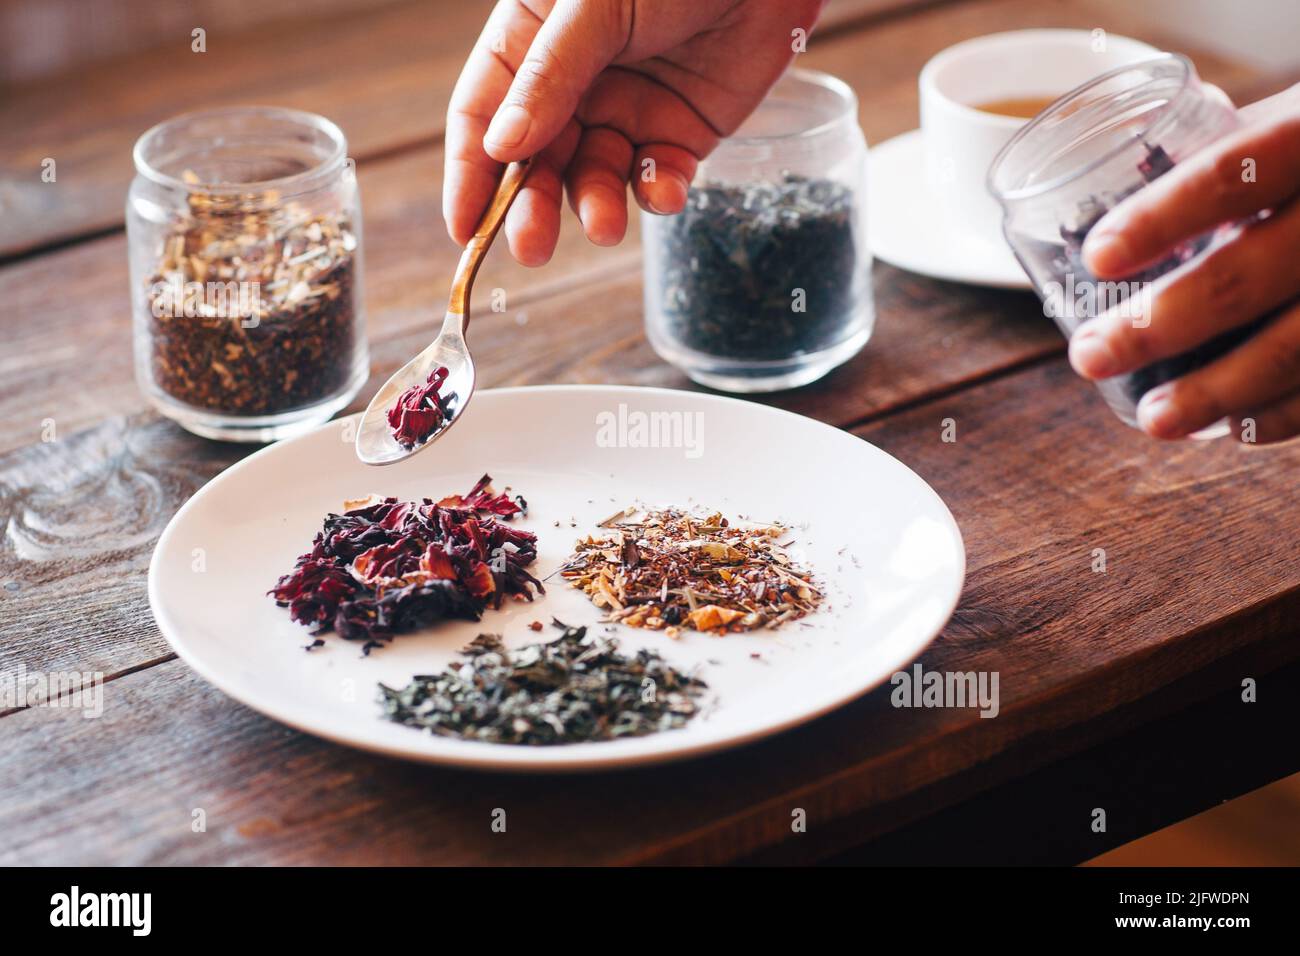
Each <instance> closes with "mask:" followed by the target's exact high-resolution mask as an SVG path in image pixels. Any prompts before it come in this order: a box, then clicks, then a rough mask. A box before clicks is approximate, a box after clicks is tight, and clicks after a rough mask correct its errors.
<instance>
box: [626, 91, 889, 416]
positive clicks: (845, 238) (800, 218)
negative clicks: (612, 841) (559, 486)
mask: <svg viewBox="0 0 1300 956" xmlns="http://www.w3.org/2000/svg"><path fill="white" fill-rule="evenodd" d="M866 160H867V144H866V140H865V139H864V138H863V135H862V130H861V129H860V128H859V126H858V109H857V98H856V97H855V96H854V95H853V91H852V90H850V89H849V88H848V86H846V85H845V84H844V83H842V82H841V81H840V80H837V79H835V78H834V77H832V76H828V75H826V74H824V73H816V72H812V71H809V70H791V71H789V72H787V73H786V74H785V76H783V77H782V78H781V79H780V80H779V81H778V82H777V84H776V85H775V86H774V87H773V89H772V91H771V92H770V93H769V94H768V96H767V98H766V99H764V100H763V102H762V103H761V104H760V105H759V107H758V109H757V110H756V111H755V112H754V114H753V115H752V116H750V117H749V119H747V120H746V121H745V123H744V124H743V125H742V126H741V127H740V129H739V130H737V132H736V134H735V135H734V136H731V137H729V138H727V139H725V140H723V141H722V143H721V144H719V146H718V148H717V149H716V150H714V152H713V153H712V154H710V155H709V157H708V158H707V159H705V160H704V161H703V162H702V163H701V164H700V168H699V171H698V173H697V175H696V177H695V185H693V186H692V187H691V189H690V191H689V193H688V196H687V201H686V208H685V210H684V211H683V212H681V213H680V214H678V215H676V216H655V215H643V216H642V217H641V224H642V238H643V245H644V249H645V322H646V336H647V338H648V339H649V340H650V344H651V345H652V346H653V347H654V349H655V351H656V352H658V353H659V355H660V356H661V357H662V358H663V359H665V360H666V361H668V362H670V363H672V364H673V365H675V366H677V367H678V368H680V369H681V370H682V371H684V372H685V373H686V374H687V375H689V376H690V377H691V378H692V379H694V380H695V381H696V382H699V383H700V384H702V385H707V386H710V387H712V388H718V389H722V390H724V391H729V392H765V391H774V390H777V389H783V388H793V387H795V386H799V385H804V384H807V383H808V382H812V381H815V380H816V379H818V378H821V377H822V376H823V375H825V374H826V373H827V372H829V371H830V370H831V369H833V368H835V367H836V366H837V365H840V364H842V363H843V362H846V361H848V359H850V358H852V357H853V355H855V354H856V353H857V352H858V351H859V350H860V349H861V348H862V347H863V345H865V344H866V342H867V339H868V338H870V336H871V329H872V325H873V323H874V320H875V311H874V308H873V305H872V297H871V253H870V251H869V249H868V246H867V237H866V209H865V205H864V204H865V202H866V175H867V166H866Z"/></svg>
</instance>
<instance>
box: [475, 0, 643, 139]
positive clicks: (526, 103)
mask: <svg viewBox="0 0 1300 956" xmlns="http://www.w3.org/2000/svg"><path fill="white" fill-rule="evenodd" d="M629 10H630V7H629V5H626V4H618V3H601V4H586V5H580V4H579V3H578V2H576V0H560V2H559V3H557V4H556V5H555V7H554V9H552V10H551V12H550V13H549V14H548V15H547V17H546V20H545V22H543V23H542V24H541V27H540V29H539V30H538V31H537V35H536V36H535V37H534V38H533V42H532V43H531V44H530V45H529V47H528V53H527V55H526V56H525V57H524V59H523V62H522V63H520V64H519V68H518V69H517V70H516V71H515V75H514V79H513V80H512V81H511V83H510V89H509V91H508V92H507V93H506V95H505V98H504V100H503V101H502V103H501V105H500V107H499V108H498V109H497V110H496V112H495V115H494V116H493V117H492V122H491V123H490V124H489V126H488V129H487V132H486V133H485V134H484V137H483V148H484V150H485V151H486V152H487V153H488V155H490V156H491V157H492V158H493V159H495V160H497V161H498V162H509V161H511V160H515V159H523V158H524V157H526V156H531V155H532V154H534V153H536V152H537V151H538V150H540V149H542V148H543V147H545V146H546V145H547V144H548V143H550V142H551V140H553V139H554V138H555V137H556V136H557V135H558V134H559V132H560V130H562V129H564V127H565V124H566V123H568V122H569V120H570V119H572V117H573V114H574V111H575V110H576V109H577V108H578V102H579V101H580V100H581V99H582V97H583V94H585V93H586V91H587V87H589V86H590V85H591V81H592V80H594V79H595V78H596V76H597V74H599V73H600V72H601V70H603V69H604V68H605V67H606V66H608V65H609V63H610V62H611V61H612V60H613V59H614V57H615V56H616V55H617V54H618V52H619V50H621V49H622V47H623V45H624V43H625V42H626V40H627V36H628V33H629V32H630V30H631V22H630V16H631V14H630V12H628V11H629Z"/></svg>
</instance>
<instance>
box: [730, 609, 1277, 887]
mask: <svg viewBox="0 0 1300 956" xmlns="http://www.w3.org/2000/svg"><path fill="white" fill-rule="evenodd" d="M1298 636H1300V635H1297V634H1291V635H1289V636H1288V637H1286V638H1284V641H1286V642H1288V643H1290V642H1294V641H1295V640H1296V638H1297V637H1298ZM1281 643H1282V642H1279V645H1280V644H1281ZM1217 666H1218V667H1220V668H1221V669H1227V668H1232V669H1233V670H1234V672H1235V673H1247V674H1251V675H1254V676H1255V677H1256V678H1257V680H1258V681H1259V686H1260V688H1261V690H1262V691H1263V692H1262V693H1261V695H1260V696H1259V698H1258V699H1257V700H1256V702H1255V703H1252V704H1249V705H1246V704H1243V702H1242V699H1241V689H1240V688H1239V687H1229V688H1227V689H1226V690H1220V691H1218V692H1217V693H1213V694H1211V695H1210V696H1209V697H1208V698H1207V699H1206V700H1204V701H1203V702H1201V703H1198V704H1196V705H1194V706H1192V707H1190V708H1186V709H1181V710H1178V711H1176V712H1175V713H1172V714H1171V715H1169V716H1167V717H1163V718H1160V719H1158V720H1153V721H1149V722H1146V723H1138V722H1130V723H1129V724H1128V726H1129V727H1136V728H1137V729H1135V730H1132V731H1131V732H1128V733H1124V734H1122V735H1121V736H1120V737H1118V738H1117V739H1115V740H1112V741H1107V742H1106V743H1104V744H1101V745H1099V746H1095V747H1091V748H1089V749H1088V750H1085V751H1083V752H1082V753H1079V754H1075V755H1073V756H1071V757H1069V758H1067V759H1065V760H1062V761H1059V762H1057V763H1054V764H1052V765H1050V766H1048V767H1044V768H1043V769H1041V770H1037V771H1034V772H1033V773H1031V774H1027V775H1025V776H1019V777H1016V778H1015V779H1013V780H1011V781H1009V782H1007V783H1004V784H1001V785H999V786H997V787H994V788H992V789H990V790H986V791H984V792H981V793H980V794H979V795H978V796H976V797H973V798H970V799H967V800H965V801H963V802H961V803H958V804H955V805H953V806H950V807H949V808H947V809H945V810H943V811H941V812H939V813H937V814H934V815H933V816H930V817H926V818H924V819H921V820H918V821H917V822H916V823H913V824H910V825H908V826H905V827H902V828H900V829H898V830H895V831H893V832H891V833H889V834H888V835H886V836H884V837H881V838H879V839H876V840H873V841H871V842H870V843H868V844H866V845H864V846H860V847H855V848H853V849H852V850H849V851H847V852H842V853H839V854H836V855H834V856H833V857H832V858H831V859H830V860H829V861H828V862H830V863H833V864H851V865H855V866H862V865H868V866H900V865H901V866H972V865H978V866H1073V865H1075V864H1078V863H1082V862H1084V861H1092V865H1097V864H1104V865H1127V866H1144V865H1150V863H1151V861H1153V860H1159V861H1160V862H1161V864H1162V865H1174V866H1187V865H1200V866H1223V865H1228V864H1229V863H1230V865H1237V866H1249V865H1253V866H1261V865H1263V866H1286V865H1288V864H1289V863H1292V862H1294V861H1295V860H1296V859H1300V828H1297V827H1296V823H1298V822H1300V775H1297V776H1291V777H1288V779H1287V780H1285V781H1282V782H1281V783H1279V784H1278V785H1277V787H1278V796H1279V797H1280V798H1281V799H1279V798H1278V797H1275V798H1274V799H1273V800H1271V801H1270V800H1259V799H1258V797H1260V796H1262V795H1263V794H1266V793H1268V792H1269V791H1270V790H1272V789H1273V788H1270V787H1267V786H1266V785H1267V784H1270V783H1272V782H1273V781H1277V780H1279V778H1282V777H1286V776H1287V775H1288V774H1293V773H1295V772H1296V771H1297V770H1300V738H1297V737H1296V736H1294V735H1279V734H1278V733H1277V732H1276V731H1277V728H1279V727H1294V726H1296V725H1297V724H1300V664H1290V665H1289V666H1286V667H1283V668H1281V669H1279V670H1276V671H1272V672H1269V671H1265V670H1261V669H1260V667H1259V661H1258V659H1255V658H1241V659H1238V658H1236V657H1234V658H1228V659H1225V660H1224V661H1221V662H1220V663H1219V664H1218V665H1217ZM1130 719H1131V718H1130ZM999 759H1008V758H999ZM971 772H972V773H974V774H980V773H983V772H986V770H985V768H983V767H977V768H975V769H974V770H973V771H971ZM1287 784H1289V785H1290V786H1289V787H1288V786H1287ZM1257 787H1265V789H1264V790H1262V791H1259V790H1256V788H1257ZM1252 790H1254V791H1256V792H1255V794H1252V795H1251V797H1249V798H1246V799H1245V800H1238V799H1237V798H1239V797H1241V796H1242V794H1246V793H1248V792H1250V791H1252ZM1287 798H1289V799H1287ZM913 799H915V798H913ZM1226 801H1232V802H1231V803H1228V804H1227V805H1226V806H1224V804H1225V802H1226ZM910 802H912V801H909V803H910ZM1097 807H1100V808H1102V809H1104V810H1105V811H1106V830H1105V831H1104V832H1097V831H1095V830H1093V829H1092V827H1091V826H1080V825H1077V823H1078V821H1090V820H1091V816H1092V811H1093V809H1094V808H1097ZM1218 807H1222V810H1223V811H1226V812H1225V813H1224V814H1223V815H1224V816H1226V817H1228V819H1229V825H1227V826H1224V825H1222V824H1220V825H1216V824H1215V823H1213V822H1211V821H1210V820H1208V819H1206V820H1204V821H1202V818H1208V817H1214V816H1217V815H1218V813H1217V812H1216V810H1214V809H1211V808H1218ZM1205 810H1209V811H1210V812H1209V813H1208V814H1205V813H1201V811H1205ZM1261 811H1263V812H1261ZM1197 813H1201V817H1200V818H1197V820H1196V823H1195V825H1193V826H1188V825H1187V824H1183V825H1179V826H1174V827H1172V831H1173V833H1175V834H1178V837H1177V838H1176V842H1177V843H1179V844H1182V845H1181V846H1173V847H1165V848H1163V850H1156V851H1155V852H1152V848H1150V847H1144V846H1143V844H1144V843H1146V841H1144V840H1138V843H1137V844H1136V845H1133V844H1131V843H1130V842H1129V841H1131V840H1135V839H1137V838H1139V837H1142V836H1144V835H1145V834H1148V833H1152V834H1153V837H1154V836H1155V834H1154V833H1153V831H1156V830H1159V829H1160V828H1162V827H1167V826H1169V825H1170V824H1175V823H1177V822H1178V821H1179V820H1184V819H1185V818H1187V817H1189V816H1191V815H1193V814H1197ZM1070 821H1074V822H1075V825H1069V822H1070ZM1188 823H1192V821H1188ZM1243 824H1244V825H1243ZM1225 831H1226V832H1225ZM1225 838H1226V839H1225ZM1170 842H1174V841H1170ZM1115 847H1120V848H1121V849H1119V850H1118V851H1117V852H1116V853H1115V854H1114V856H1116V857H1118V858H1119V860H1118V861H1117V862H1114V863H1106V861H1107V857H1106V856H1102V857H1101V859H1100V860H1097V859H1094V858H1095V857H1097V856H1098V855H1099V854H1104V853H1105V852H1106V851H1108V850H1111V849H1112V848H1115ZM1229 848H1232V849H1233V850H1236V849H1238V848H1241V849H1244V850H1246V854H1245V856H1246V859H1240V858H1239V854H1237V853H1230V855H1231V856H1234V857H1238V858H1237V859H1234V860H1231V861H1229V860H1226V859H1224V855H1225V851H1227V850H1229ZM746 862H748V863H760V862H761V863H774V862H779V856H778V857H776V858H773V857H767V858H764V859H761V860H760V859H754V860H749V861H746Z"/></svg>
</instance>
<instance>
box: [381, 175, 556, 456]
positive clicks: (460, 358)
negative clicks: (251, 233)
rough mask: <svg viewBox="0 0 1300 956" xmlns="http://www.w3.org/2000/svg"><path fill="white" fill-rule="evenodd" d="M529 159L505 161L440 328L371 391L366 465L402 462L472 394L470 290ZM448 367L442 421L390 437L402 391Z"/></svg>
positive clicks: (440, 431)
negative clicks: (420, 435) (404, 437)
mask: <svg viewBox="0 0 1300 956" xmlns="http://www.w3.org/2000/svg"><path fill="white" fill-rule="evenodd" d="M531 162H532V160H531V159H525V160H521V161H519V162H516V163H510V164H509V165H508V166H506V167H505V171H504V172H503V173H502V176H501V182H500V183H499V184H498V186H497V191H496V193H495V194H494V195H493V197H492V201H491V202H490V203H488V208H487V211H486V212H485V213H483V218H482V219H480V220H479V224H478V228H476V229H475V230H474V235H473V236H472V237H471V238H470V240H469V242H468V243H466V245H465V251H464V252H463V253H461V257H460V263H459V264H458V265H457V266H456V275H455V277H454V278H453V279H452V283H451V301H450V303H449V304H448V306H447V315H446V317H445V318H444V319H443V320H442V331H441V332H440V333H438V337H437V338H436V339H434V340H433V343H432V344H431V345H430V346H429V347H428V348H426V349H425V350H424V351H423V352H421V353H420V354H419V355H417V356H416V357H415V358H413V359H411V361H409V362H407V363H406V364H405V365H403V366H402V367H401V368H400V369H398V370H397V373H396V374H395V375H393V376H392V377H391V378H390V379H389V380H388V381H387V382H385V383H384V384H383V386H382V387H381V388H380V389H379V391H377V392H376V393H375V397H374V398H372V399H371V400H370V404H369V405H368V406H366V411H365V414H364V415H362V416H361V424H360V426H359V427H358V428H357V438H356V450H357V457H358V458H360V459H361V461H363V462H364V463H365V464H367V465H391V464H394V463H396V462H399V461H405V460H406V459H407V458H410V457H411V456H412V455H414V454H416V453H417V452H420V451H423V450H424V449H425V448H428V447H429V446H430V445H432V444H433V443H434V442H435V441H437V440H438V439H439V438H441V437H442V436H443V435H445V434H446V433H447V430H448V429H449V428H451V426H452V425H454V424H456V420H457V419H459V418H460V416H461V414H462V413H463V412H464V411H465V407H466V406H467V405H469V400H470V398H471V397H472V396H473V394H474V360H473V358H471V357H470V354H469V345H468V344H467V343H466V341H465V332H466V330H467V329H468V328H469V294H470V290H471V288H472V287H473V285H474V277H475V276H476V275H477V274H478V269H479V266H480V265H481V264H482V263H483V257H484V256H486V255H487V250H488V247H489V246H490V245H491V244H492V240H493V239H495V238H496V234H497V232H499V231H500V229H501V224H502V222H504V221H505V218H506V211H507V210H508V209H509V208H510V204H511V203H512V202H514V200H515V197H516V196H517V195H519V190H520V189H522V188H523V185H524V180H525V179H527V178H528V169H529V165H530V163H531ZM439 366H442V367H444V368H446V369H447V378H446V380H445V381H443V383H442V387H441V388H440V389H439V395H440V397H441V398H442V400H443V401H442V403H441V407H442V410H443V413H444V415H443V420H442V422H441V424H439V425H438V427H437V429H435V430H434V432H433V433H432V434H431V435H428V436H427V437H425V438H424V439H423V440H422V441H420V442H417V443H416V444H414V445H403V444H401V443H400V442H398V441H397V439H396V438H394V437H393V430H392V428H391V427H390V426H389V424H388V412H389V411H390V410H391V409H392V408H393V406H394V405H396V404H397V400H398V398H400V397H401V395H402V393H403V392H405V391H406V390H407V389H409V388H411V387H412V386H414V385H423V384H425V383H426V382H427V381H428V380H429V376H430V375H431V374H432V373H433V371H434V370H435V369H437V368H438V367H439Z"/></svg>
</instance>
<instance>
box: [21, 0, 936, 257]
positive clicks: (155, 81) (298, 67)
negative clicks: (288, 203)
mask: <svg viewBox="0 0 1300 956" xmlns="http://www.w3.org/2000/svg"><path fill="white" fill-rule="evenodd" d="M915 2H916V0H838V2H836V3H832V4H831V5H830V7H829V8H828V10H827V11H826V16H825V21H824V23H823V27H824V28H825V29H826V30H828V31H832V32H833V31H834V30H836V29H844V28H846V27H849V26H851V25H853V24H858V23H862V22H867V21H869V20H870V19H871V18H873V17H880V16H883V15H886V14H888V13H890V12H892V11H895V10H897V9H899V8H903V9H906V8H908V7H910V6H912V5H914V4H915ZM492 6H493V4H492V2H491V0H457V2H456V3H432V2H416V3H403V4H397V5H392V6H385V7H380V8H378V9H359V10H358V9H345V10H342V11H339V10H328V11H327V12H326V14H325V15H320V14H312V15H301V14H299V15H288V14H286V13H285V11H283V10H277V13H278V15H279V16H280V17H282V18H283V19H279V20H273V21H270V22H256V23H253V24H252V25H248V24H247V19H246V18H240V19H239V20H237V21H235V22H231V23H228V24H227V23H224V22H218V23H212V22H210V21H207V20H206V19H205V21H204V22H205V23H206V24H207V26H206V27H205V29H207V30H208V36H207V51H206V52H205V53H195V52H193V51H192V50H191V49H190V43H191V40H190V31H191V30H192V29H193V28H194V26H195V24H193V23H190V22H189V19H185V20H183V22H180V21H173V22H170V29H171V33H172V38H171V39H170V40H169V41H168V42H166V43H164V44H162V45H160V46H159V47H158V48H156V49H151V50H148V51H143V52H133V53H129V54H125V55H123V56H118V57H114V58H111V59H108V60H106V61H104V62H100V63H94V62H91V63H89V64H87V63H86V62H82V63H80V64H79V65H78V68H77V69H76V70H75V71H73V72H70V73H68V74H65V75H62V76H56V77H43V78H40V79H37V80H34V81H31V82H28V83H22V84H16V85H13V86H11V87H10V88H9V89H8V90H7V91H6V94H7V95H5V96H3V97H0V128H3V129H9V130H22V131H23V135H22V136H12V137H6V139H5V141H4V143H3V145H0V211H2V212H3V215H0V256H8V255H14V254H17V253H22V252H25V251H29V250H32V249H36V248H39V247H41V246H44V245H47V244H50V243H57V242H60V241H66V240H69V239H75V238H77V237H79V236H85V235H93V234H96V233H103V232H104V231H106V230H111V229H114V228H117V227H120V226H121V225H122V201H123V196H124V195H125V193H126V188H127V185H128V184H129V183H130V180H131V177H132V175H133V174H134V170H133V169H132V165H131V146H132V144H133V143H134V142H135V140H136V138H137V137H138V136H139V135H140V134H141V133H143V132H144V131H145V130H146V129H148V128H149V127H150V126H153V125H154V124H155V123H158V122H161V121H162V120H164V119H167V118H168V117H169V116H174V115H176V114H178V113H182V112H188V111H190V110H194V109H199V108H210V107H217V106H228V105H236V104H241V103H265V102H267V101H268V100H273V101H274V103H275V105H277V106H287V107H293V108H296V109H303V110H309V111H312V112H316V113H322V114H324V115H326V116H328V117H330V118H331V119H333V120H334V121H335V122H337V123H338V124H339V125H340V126H341V127H342V129H343V132H344V133H345V134H346V135H347V137H348V143H349V151H350V154H351V155H352V156H353V157H354V158H356V159H358V160H362V159H367V158H372V157H375V156H378V155H382V154H385V153H390V152H392V151H394V150H400V149H402V148H404V147H409V146H411V145H413V144H425V145H427V144H431V143H436V142H438V141H439V140H440V139H441V137H442V132H443V125H444V120H445V117H446V112H447V103H448V100H449V99H450V97H451V90H452V86H453V85H454V84H455V81H456V77H457V75H458V74H459V72H460V68H461V65H462V64H463V63H464V61H465V57H466V56H467V55H468V52H469V49H470V46H471V45H472V44H473V42H474V39H475V37H477V36H478V33H479V31H480V30H481V29H482V26H483V22H484V21H485V20H486V19H487V15H488V13H489V12H490V10H491V9H492ZM190 19H193V18H192V17H191V18H190ZM46 158H53V159H54V160H55V162H56V164H57V165H56V171H57V176H58V178H57V180H56V181H55V182H54V183H45V182H43V181H42V179H41V172H42V165H41V164H42V162H43V160H45V159H46Z"/></svg>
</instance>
